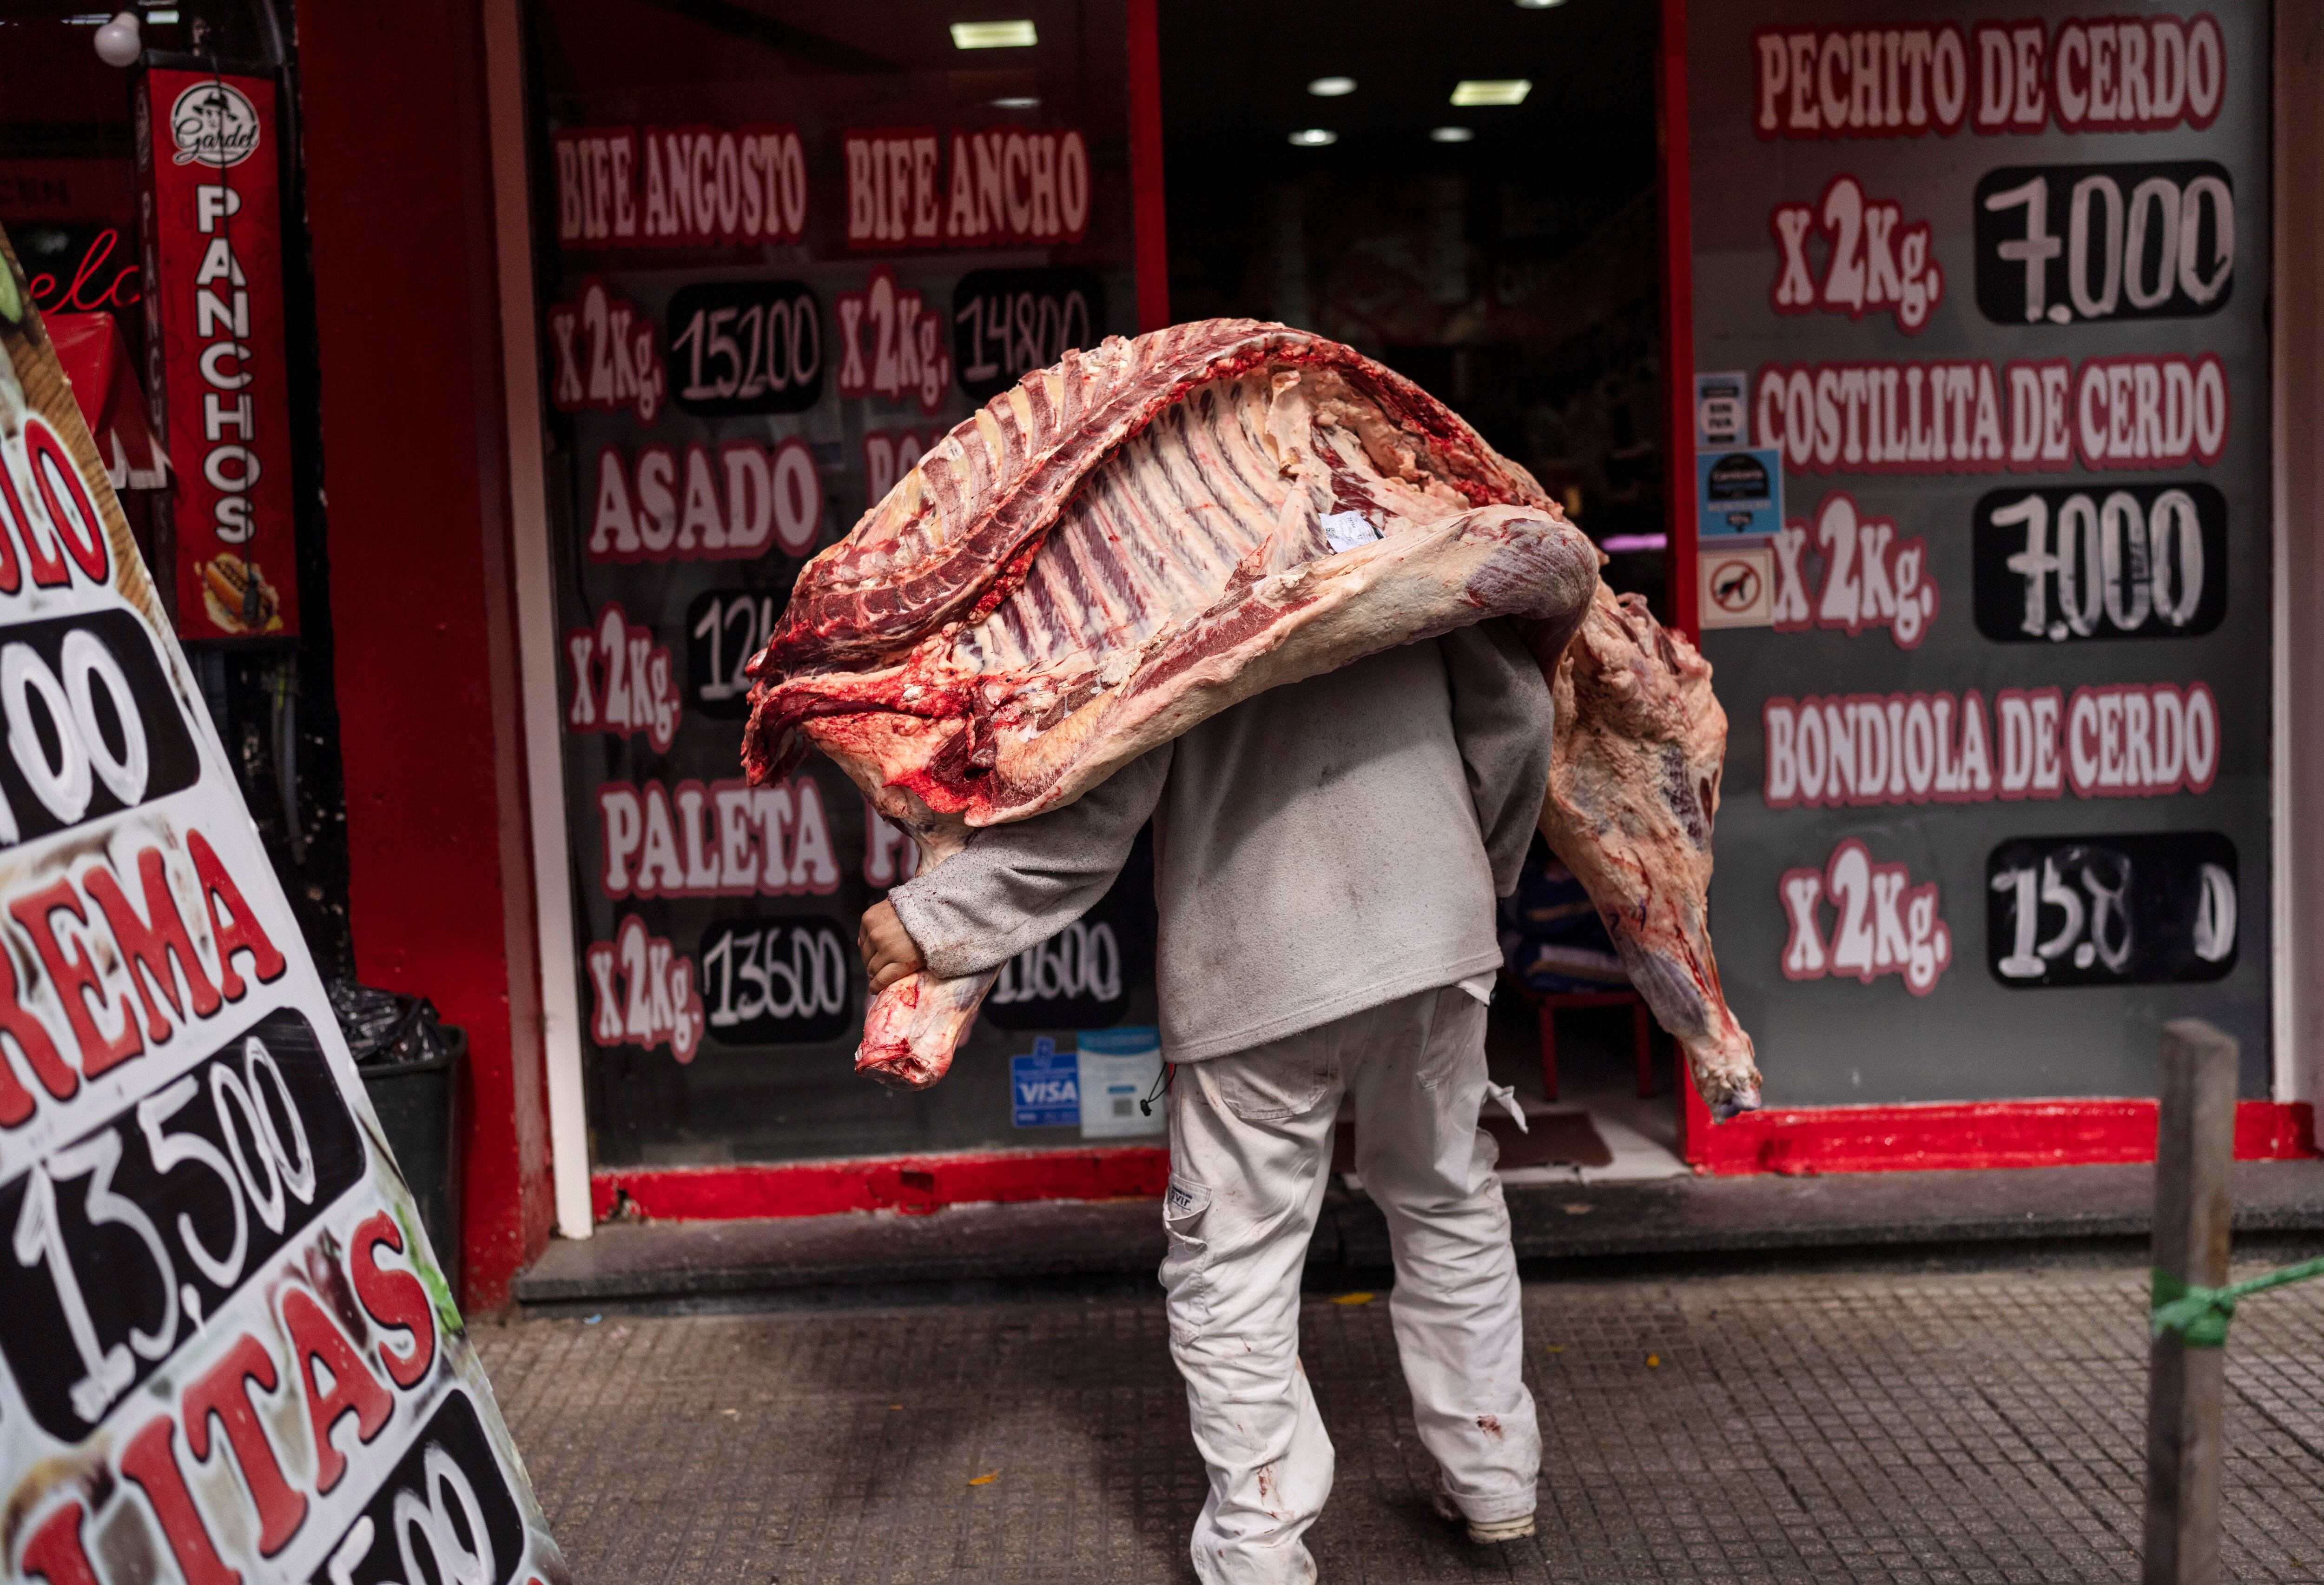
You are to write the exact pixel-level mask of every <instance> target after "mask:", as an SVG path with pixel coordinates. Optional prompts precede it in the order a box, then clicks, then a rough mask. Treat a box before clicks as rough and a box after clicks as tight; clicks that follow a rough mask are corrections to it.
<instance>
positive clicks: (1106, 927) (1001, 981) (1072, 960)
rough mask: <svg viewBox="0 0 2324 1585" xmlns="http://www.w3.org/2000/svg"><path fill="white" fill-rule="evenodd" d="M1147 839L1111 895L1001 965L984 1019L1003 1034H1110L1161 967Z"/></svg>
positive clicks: (1133, 854)
mask: <svg viewBox="0 0 2324 1585" xmlns="http://www.w3.org/2000/svg"><path fill="white" fill-rule="evenodd" d="M1150 841H1151V837H1150V836H1149V835H1148V833H1146V832H1140V833H1139V838H1138V842H1137V845H1136V846H1135V847H1133V848H1131V849H1130V862H1129V863H1127V864H1125V865H1123V866H1122V867H1121V874H1120V876H1116V877H1115V879H1114V883H1113V885H1111V886H1110V887H1108V888H1107V890H1106V894H1105V895H1104V896H1102V897H1101V898H1099V899H1098V900H1097V902H1096V903H1095V904H1093V906H1092V907H1091V908H1090V911H1089V912H1088V913H1084V914H1083V915H1082V916H1081V917H1080V918H1079V919H1077V920H1075V921H1074V922H1073V923H1071V924H1069V925H1067V926H1065V929H1063V930H1061V931H1059V932H1057V933H1056V935H1054V936H1051V937H1050V938H1049V939H1048V940H1047V941H1043V942H1042V943H1041V944H1040V945H1039V946H1037V947H1030V948H1028V949H1027V950H1024V951H1022V952H1019V953H1018V954H1017V956H1015V957H1014V958H1011V959H1009V960H1008V961H1007V962H1006V963H1003V964H1002V965H1001V975H1000V978H997V979H995V980H994V981H993V984H992V991H991V995H989V996H986V997H985V998H984V1016H986V1017H987V1018H990V1019H991V1020H992V1022H993V1024H995V1025H997V1026H998V1027H1000V1028H1002V1029H1105V1028H1108V1027H1111V1025H1113V1024H1119V1023H1120V1022H1121V1020H1122V1019H1123V1017H1125V1016H1126V1015H1128V1014H1129V1012H1130V992H1131V990H1132V988H1133V987H1136V985H1137V984H1138V983H1139V978H1141V977H1142V976H1143V975H1145V974H1146V973H1147V972H1148V970H1149V969H1150V968H1151V966H1152V963H1153V960H1154V898H1153V875H1154V860H1153V857H1152V852H1153V849H1152V848H1150V847H1149V846H1148V844H1149V842H1150Z"/></svg>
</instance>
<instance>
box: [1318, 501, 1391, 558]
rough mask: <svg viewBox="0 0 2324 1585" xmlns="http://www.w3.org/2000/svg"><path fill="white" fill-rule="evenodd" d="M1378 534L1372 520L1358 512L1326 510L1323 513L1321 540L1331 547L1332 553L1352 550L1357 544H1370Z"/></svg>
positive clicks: (1336, 553)
mask: <svg viewBox="0 0 2324 1585" xmlns="http://www.w3.org/2000/svg"><path fill="white" fill-rule="evenodd" d="M1379 536H1380V532H1379V529H1377V528H1374V527H1373V526H1372V520H1371V519H1370V518H1369V517H1367V516H1365V515H1364V514H1362V513H1360V512H1327V513H1325V514H1323V542H1324V543H1325V544H1327V545H1329V546H1331V547H1332V554H1333V555H1335V556H1336V555H1338V554H1339V553H1340V552H1342V551H1352V550H1354V549H1355V548H1356V547H1357V546H1358V545H1368V544H1370V543H1371V542H1373V541H1374V540H1377V539H1378V538H1379Z"/></svg>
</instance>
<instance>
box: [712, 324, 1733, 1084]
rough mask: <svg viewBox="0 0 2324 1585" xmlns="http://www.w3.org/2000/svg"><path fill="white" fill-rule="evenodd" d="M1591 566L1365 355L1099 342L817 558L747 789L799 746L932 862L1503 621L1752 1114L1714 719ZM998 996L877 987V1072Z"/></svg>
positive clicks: (873, 1056)
mask: <svg viewBox="0 0 2324 1585" xmlns="http://www.w3.org/2000/svg"><path fill="white" fill-rule="evenodd" d="M1598 562H1599V557H1598V554H1597V552H1596V550H1595V548H1594V547H1593V546H1591V543H1590V542H1589V541H1588V540H1587V539H1586V538H1585V537H1584V536H1583V535H1582V533H1580V532H1579V531H1578V530H1576V529H1575V528H1574V527H1573V526H1572V524H1569V523H1568V522H1567V521H1566V520H1565V518H1564V516H1563V514H1562V513H1561V512H1560V511H1559V510H1558V508H1557V507H1556V506H1555V505H1553V504H1552V503H1551V502H1550V501H1549V499H1548V498H1547V497H1546V496H1545V495H1544V494H1543V492H1542V490H1541V487H1539V486H1538V485H1537V484H1535V482H1534V479H1533V478H1532V477H1531V476H1530V475H1529V474H1527V473H1526V471H1525V470H1524V469H1523V468H1519V467H1517V465H1515V464H1514V463H1511V462H1509V461H1508V460H1507V459H1504V458H1502V457H1500V456H1499V455H1498V454H1497V453H1496V452H1495V451H1494V450H1492V448H1491V447H1489V446H1488V445H1487V444H1486V443H1485V442H1484V440H1482V439H1480V437H1479V436H1478V435H1477V434H1476V432H1475V431H1472V430H1471V429H1470V428H1469V426H1468V425H1467V424H1466V423H1464V422H1462V421H1461V420H1460V419H1459V418H1458V417H1456V416H1455V415H1454V414H1453V413H1452V412H1451V411H1450V410H1448V409H1447V408H1446V407H1444V406H1443V403H1439V402H1437V401H1436V400H1435V399H1434V398H1433V397H1431V396H1429V395H1428V394H1426V393H1425V392H1423V391H1421V390H1420V389H1419V388H1418V387H1416V386H1415V385H1412V384H1411V383H1410V382H1409V381H1407V380H1406V379H1404V378H1403V377H1402V376H1400V375H1397V374H1395V373H1393V372H1391V371H1390V370H1388V369H1386V368H1383V367H1381V366H1379V365H1378V364H1376V363H1373V362H1372V361H1371V360H1369V359H1368V358H1366V357H1362V356H1361V355H1360V354H1358V353H1357V352H1355V351H1354V350H1352V349H1351V348H1347V347H1343V346H1341V345H1340V344H1338V343H1337V342H1333V341H1327V340H1324V339H1323V338H1319V337H1315V336H1312V335H1308V334H1306V333H1305V332H1302V331H1298V330H1294V329H1287V328H1286V327H1284V326H1281V325H1269V324H1260V323H1256V322H1253V321H1250V320H1208V321H1204V322H1202V323H1198V324H1190V325H1182V326H1178V327H1176V328H1174V329H1167V330H1162V331H1157V332H1155V333H1153V334H1151V335H1147V336H1141V337H1139V338H1137V339H1135V340H1122V339H1120V338H1111V339H1109V340H1107V341H1106V342H1105V343H1104V344H1103V345H1102V346H1101V347H1099V348H1096V349H1095V350H1093V351H1090V352H1069V353H1067V354H1066V355H1065V358H1064V360H1063V361H1062V362H1060V363H1059V364H1057V365H1056V366H1055V367H1052V368H1047V369H1044V370H1041V371H1039V372H1038V373H1036V374H1033V375H1028V376H1027V377H1026V378H1025V380H1024V381H1023V382H1021V383H1020V384H1019V385H1017V386H1016V387H1015V388H1014V389H1012V390H1010V391H1008V392H1005V393H1003V394H1001V395H1000V396H998V397H995V398H994V399H993V400H992V401H991V402H990V403H987V404H986V405H985V406H984V407H983V408H982V409H981V410H980V411H978V412H976V413H975V414H973V416H972V417H970V418H969V419H967V420H966V421H965V422H962V423H961V424H960V425H958V426H957V427H956V428H954V430H953V431H952V432H951V433H950V434H949V435H947V436H945V439H944V440H941V441H940V442H938V443H937V444H936V446H935V447H933V448H932V449H930V450H928V451H927V453H926V454H925V455H924V456H923V457H922V458H921V459H920V461H919V464H918V467H916V468H913V469H912V471H911V472H910V473H908V474H907V475H906V476H905V477H903V478H902V479H901V480H899V482H898V483H897V485H896V487H894V488H893V489H892V490H890V492H889V493H888V495H887V496H886V498H885V499H883V500H881V502H880V503H879V504H878V505H875V506H874V507H873V508H872V509H871V511H870V512H869V513H867V514H865V515H864V517H863V519H862V521H861V522H860V523H858V524H856V526H855V529H854V531H853V533H850V534H849V535H848V536H847V537H846V538H845V539H844V540H843V541H841V542H839V543H837V544H835V545H833V546H831V547H830V548H828V549H827V550H825V551H824V552H822V553H821V554H819V555H817V556H816V558H815V559H814V560H813V561H810V562H808V563H807V567H806V568H805V569H804V570H802V571H801V573H800V575H799V579H798V585H797V587H796V589H794V590H793V592H792V595H791V599H790V604H789V606H788V609H787V610H786V611H785V613H784V616H783V617H782V619H781V621H780V622H779V623H778V624H777V626H776V627H775V630H774V633H773V635H772V637H771V638H770V641H769V642H768V644H767V646H766V648H765V649H764V650H763V651H761V653H760V654H759V655H758V656H757V657H756V658H755V659H754V660H753V661H752V664H751V676H752V679H753V680H754V686H753V687H752V693H751V701H752V714H751V721H750V726H749V729H748V731H747V732H746V734H745V737H744V740H743V748H742V754H743V762H744V765H745V766H746V768H747V769H748V771H749V773H750V774H751V776H752V779H753V780H754V781H763V780H766V779H769V778H771V777H775V776H779V775H781V774H786V773H787V772H788V770H789V769H790V768H791V767H792V766H793V765H796V764H797V763H798V760H799V759H800V757H801V756H802V755H804V754H805V753H806V752H807V748H808V746H810V745H812V746H814V747H816V748H817V749H820V750H821V751H822V752H823V753H825V755H829V756H830V757H831V759H833V760H834V761H835V762H836V763H837V764H838V765H840V766H841V767H842V768H843V769H844V770H845V771H846V773H847V774H848V775H849V776H850V777H852V778H853V780H854V782H855V783H856V784H857V785H858V786H860V787H861V788H862V790H863V791H864V792H865V793H866V795H867V796H869V798H870V799H871V802H872V803H873V805H874V806H875V807H877V808H878V809H879V811H881V814H883V815H884V816H885V817H886V818H888V819H889V820H892V821H894V822H895V823H897V824H898V825H899V826H901V827H902V828H904V829H905V830H908V831H909V832H910V833H911V835H912V837H913V838H914V839H915V840H916V841H917V842H918V845H919V848H920V851H921V857H922V864H923V867H932V866H935V865H939V864H942V863H943V862H944V861H945V859H946V858H948V857H951V856H952V855H953V854H954V853H956V852H958V851H959V850H960V849H961V848H962V847H963V845H964V843H965V841H966V839H967V837H968V834H969V832H970V830H972V829H973V828H976V827H982V826H989V825H994V824H998V823H1001V822H1003V821H1007V820H1023V819H1025V818H1027V817H1028V816H1031V815H1035V814H1038V813H1040V812H1042V811H1046V810H1051V809H1056V808H1059V807H1062V806H1063V805H1065V804H1067V803H1070V802H1073V801H1074V799H1076V798H1078V797H1080V796H1081V794H1082V793H1084V792H1086V791H1088V790H1089V789H1090V788H1091V787H1093V786H1095V785H1097V784H1098V783H1100V782H1102V781H1103V780H1104V779H1105V778H1106V777H1107V776H1109V775H1111V774H1112V773H1113V772H1114V771H1115V770H1116V769H1118V768H1119V767H1120V766H1121V765H1125V764H1127V763H1129V762H1130V760H1131V759H1134V758H1136V757H1137V756H1138V755H1141V754H1143V753H1145V752H1146V751H1147V750H1148V749H1149V748H1152V747H1154V746H1157V745H1159V744H1162V743H1165V742H1167V741H1169V740H1170V739H1171V738H1173V737H1176V736H1177V735H1178V734H1179V733H1181V732H1184V731H1185V730H1186V729H1187V728H1189V727H1192V726H1194V724H1195V723H1196V722H1198V721H1201V720H1203V718H1207V717H1209V716H1211V715H1213V714H1215V713H1216V712H1217V711H1219V710H1222V709H1226V708H1227V707H1229V706H1230V705H1232V704H1234V703H1236V702H1238V701H1239V700H1243V699H1247V698H1249V697H1250V696H1251V695H1252V694H1255V693H1258V692H1259V691H1262V690H1264V689H1268V688H1271V687H1274V686H1277V684H1280V683H1285V682H1291V681H1298V680H1299V679H1301V678H1305V677H1310V676H1314V675H1316V674H1318V673H1320V672H1326V671H1330V670H1332V669H1333V668H1335V667H1338V666H1341V665H1344V664H1346V663H1349V662H1351V661H1353V660H1357V659H1360V658H1361V657H1363V656H1365V655H1369V654H1373V653H1378V652H1379V651H1381V650H1385V649H1388V648H1390V647H1392V646H1394V645H1397V644H1408V643H1412V642H1415V641H1416V640H1419V639H1423V638H1429V637H1434V636H1435V635H1439V634H1443V633H1447V632H1450V631H1452V629H1454V628H1457V627H1461V626H1466V625H1468V624H1470V623H1473V622H1478V621H1483V620H1488V619H1493V618H1504V617H1506V618H1513V619H1515V620H1516V621H1517V623H1518V625H1519V629H1520V631H1521V632H1522V633H1523V634H1524V635H1525V637H1526V642H1527V644H1529V645H1530V647H1531V648H1532V650H1533V653H1535V656H1536V657H1537V658H1538V659H1539V660H1540V661H1541V663H1542V665H1543V667H1544V670H1545V672H1547V673H1548V674H1549V675H1550V677H1551V680H1552V683H1553V687H1554V691H1555V697H1556V700H1557V703H1558V718H1557V727H1556V738H1557V741H1556V744H1555V748H1554V762H1553V763H1554V769H1553V774H1552V780H1551V787H1550V791H1549V796H1548V798H1547V800H1546V802H1545V806H1544V810H1543V815H1542V830H1543V833H1544V835H1545V836H1546V837H1547V838H1548V839H1549V842H1550V845H1551V847H1552V848H1553V849H1554V850H1555V851H1556V852H1557V853H1558V855H1559V857H1561V858H1562V859H1563V861H1564V862H1565V863H1566V864H1567V866H1568V867H1570V868H1572V870H1573V872H1574V874H1575V875H1576V876H1578V877H1580V878H1581V880H1582V883H1583V885H1585V886H1587V887H1588V888H1589V890H1590V893H1591V897H1592V898H1593V899H1594V900H1595V902H1596V903H1597V904H1598V907H1599V911H1600V913H1601V914H1602V915H1603V916H1604V917H1605V920H1606V922H1607V924H1608V926H1609V930H1610V932H1611V933H1612V934H1613V937H1614V940H1615V941H1616V943H1617V945H1618V948H1619V950H1621V952H1622V954H1623V957H1624V959H1625V961H1626V962H1627V963H1628V965H1629V967H1630V969H1631V974H1632V978H1633V980H1634V982H1635V983H1636V984H1637V987H1638V988H1639V990H1640V991H1641V992H1642V993H1643V994H1644V995H1645V996H1646V999H1647V1000H1648V1002H1649V1003H1650V1005H1651V1006H1653V1007H1654V1010H1655V1014H1656V1015H1657V1016H1658V1017H1659V1018H1660V1019H1661V1020H1662V1022H1663V1024H1664V1026H1665V1028H1667V1029H1669V1030H1670V1031H1671V1032H1672V1033H1673V1034H1674V1036H1675V1037H1676V1038H1677V1039H1678V1040H1679V1042H1680V1043H1682V1045H1683V1046H1684V1048H1685V1049H1686V1051H1687V1053H1688V1057H1689V1060H1690V1063H1691V1066H1692V1071H1693V1073H1694V1077H1695V1082H1696V1084H1697V1086H1698V1087H1699V1088H1700V1089H1701V1091H1702V1093H1703V1095H1704V1097H1705V1098H1707V1099H1708V1100H1710V1101H1711V1103H1712V1104H1713V1105H1714V1106H1718V1107H1720V1108H1735V1107H1748V1106H1753V1105H1756V1104H1757V1086H1758V1074H1757V1071H1755V1069H1754V1068H1753V1065H1752V1050H1751V1042H1750V1039H1749V1037H1748V1035H1746V1034H1745V1033H1743V1031H1742V1030H1741V1028H1740V1027H1739V1026H1738V1024H1736V1022H1735V1019H1734V1017H1733V1015H1731V1014H1730V1013H1729V1011H1728V1009H1727V1006H1726V1002H1725V1000H1724V998H1723V996H1721V995H1720V988H1719V978H1718V969H1717V967H1716V965H1715V963H1714V961H1713V959H1712V956H1711V941H1710V937H1709V933H1708V931H1707V929H1706V926H1705V921H1704V905H1703V904H1704V894H1705V892H1706V890H1707V888H1708V885H1709V882H1710V874H1711V818H1712V816H1713V814H1714V813H1715V811H1716V809H1717V803H1718V783H1719V766H1720V757H1721V755H1722V754H1723V752H1724V749H1725V744H1726V718H1725V717H1724V716H1723V714H1721V713H1720V709H1719V705H1718V702H1717V700H1714V699H1713V698H1712V697H1711V688H1710V668H1709V666H1707V665H1706V664H1705V663H1703V662H1702V660H1701V657H1700V656H1699V655H1697V654H1696V653H1694V651H1693V649H1692V646H1691V645H1689V644H1687V643H1686V641H1685V639H1684V638H1683V637H1681V636H1679V635H1673V634H1670V633H1667V632H1665V631H1664V630H1663V629H1662V628H1661V627H1659V626H1656V624H1655V621H1654V618H1653V617H1652V616H1649V615H1648V614H1647V613H1646V607H1645V606H1644V604H1643V603H1642V602H1639V601H1637V600H1636V599H1635V598H1633V599H1629V600H1626V601H1617V600H1616V599H1615V598H1614V597H1613V596H1611V595H1610V594H1609V593H1608V592H1607V591H1606V589H1605V588H1604V586H1603V585H1602V584H1600V581H1599V578H1598ZM1577 635H1578V636H1577ZM1569 641H1572V642H1571V643H1570V644H1569ZM992 979H993V975H992V974H991V973H990V972H988V973H985V974H981V975H974V976H970V977H966V978H960V979H945V978H939V977H937V976H936V975H934V974H932V973H929V972H926V971H923V972H921V973H918V974H915V975H913V976H910V977H909V978H906V979H904V980H902V981H900V982H899V983H898V984H896V985H893V986H890V987H889V988H888V989H887V990H886V991H884V992H882V993H881V995H880V996H878V997H877V998H875V1000H874V1002H873V1004H872V1006H871V1008H870V1010H869V1012H868V1013H867V1015H866V1016H865V1021H864V1033H863V1042H862V1047H861V1049H860V1050H859V1051H858V1052H857V1055H856V1066H857V1068H858V1070H859V1071H864V1072H867V1073H870V1074H871V1075H872V1076H873V1077H875V1078H878V1079H880V1080H882V1081H883V1082H886V1083H890V1084H894V1085H899V1086H903V1087H908V1088H915V1089H917V1088H922V1087H925V1086H927V1085H929V1084H933V1083H935V1082H936V1080H938V1079H940V1078H941V1077H943V1075H944V1073H945V1070H946V1068H947V1067H948V1066H949V1065H950V1063H951V1061H952V1055H953V1052H954V1049H955V1047H956V1046H957V1045H958V1043H959V1042H960V1041H961V1039H962V1038H963V1037H964V1036H965V1034H966V1033H967V1032H968V1029H969V1026H970V1025H971V1024H972V1023H973V1020H974V1018H975V1015H976V1009H977V1006H978V1005H979V1003H980V1002H981V1001H982V998H983V996H984V993H985V991H986V989H987V988H989V987H990V986H991V982H992Z"/></svg>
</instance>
